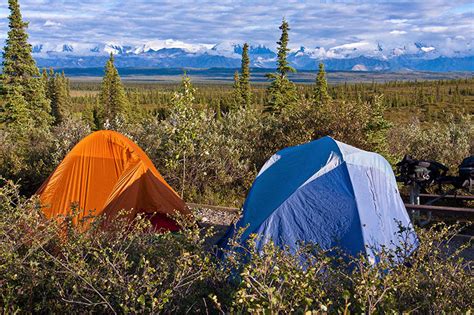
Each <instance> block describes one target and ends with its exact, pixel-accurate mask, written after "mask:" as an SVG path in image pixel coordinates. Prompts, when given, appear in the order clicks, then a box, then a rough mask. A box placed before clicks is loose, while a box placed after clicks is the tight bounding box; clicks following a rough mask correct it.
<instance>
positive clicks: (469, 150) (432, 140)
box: [390, 115, 474, 171]
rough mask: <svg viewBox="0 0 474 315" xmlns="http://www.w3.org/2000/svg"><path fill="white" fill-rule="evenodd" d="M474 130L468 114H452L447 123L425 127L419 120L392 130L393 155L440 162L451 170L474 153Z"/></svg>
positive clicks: (391, 148)
mask: <svg viewBox="0 0 474 315" xmlns="http://www.w3.org/2000/svg"><path fill="white" fill-rule="evenodd" d="M473 139H474V127H473V124H472V117H471V116H469V115H466V116H458V117H454V116H452V115H449V116H448V117H447V118H446V122H445V123H443V122H434V123H431V124H429V125H425V126H423V125H422V124H421V123H420V122H419V121H418V120H415V121H413V122H412V123H410V124H408V125H399V126H395V127H394V128H393V129H392V130H391V131H390V153H391V154H392V155H394V156H395V157H396V158H397V160H401V158H402V157H403V155H405V154H410V155H412V156H413V157H414V158H417V159H430V160H435V161H439V162H441V163H443V164H445V165H446V166H448V167H451V170H452V171H455V170H457V167H458V165H459V164H460V163H461V161H462V160H463V159H464V158H465V157H468V156H469V155H471V154H473V153H474V152H473V145H474V143H473Z"/></svg>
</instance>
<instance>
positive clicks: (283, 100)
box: [266, 19, 298, 113]
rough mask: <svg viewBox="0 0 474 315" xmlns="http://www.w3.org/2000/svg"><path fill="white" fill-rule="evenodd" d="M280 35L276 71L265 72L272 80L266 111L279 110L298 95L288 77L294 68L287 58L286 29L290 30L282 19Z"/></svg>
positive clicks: (295, 99)
mask: <svg viewBox="0 0 474 315" xmlns="http://www.w3.org/2000/svg"><path fill="white" fill-rule="evenodd" d="M280 30H281V37H280V40H279V41H278V42H277V44H278V62H277V64H278V67H277V72H276V73H269V74H267V78H269V79H271V80H272V82H271V84H270V86H269V87H268V96H269V99H268V105H267V107H266V111H268V112H276V113H278V112H280V111H281V110H282V109H283V108H285V107H291V106H293V105H294V104H295V103H296V102H297V100H298V96H297V94H296V86H295V85H294V83H293V82H291V81H290V80H289V79H288V73H289V72H296V70H295V69H294V68H293V67H291V66H290V64H289V63H288V60H287V55H288V52H289V51H290V49H289V48H288V41H289V38H288V31H289V30H290V28H289V25H288V22H287V21H286V20H285V19H283V22H282V24H281V26H280Z"/></svg>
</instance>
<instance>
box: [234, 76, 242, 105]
mask: <svg viewBox="0 0 474 315" xmlns="http://www.w3.org/2000/svg"><path fill="white" fill-rule="evenodd" d="M240 82H241V79H240V78H239V71H235V73H234V84H233V86H232V87H233V92H232V103H231V109H237V108H239V107H240V106H242V103H243V97H242V87H241V85H240Z"/></svg>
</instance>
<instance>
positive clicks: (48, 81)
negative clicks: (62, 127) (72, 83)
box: [42, 68, 70, 125]
mask: <svg viewBox="0 0 474 315" xmlns="http://www.w3.org/2000/svg"><path fill="white" fill-rule="evenodd" d="M42 80H43V81H44V82H45V85H46V97H47V98H48V100H49V101H50V103H51V115H52V116H53V118H54V124H55V125H58V124H60V123H61V122H63V121H64V119H65V117H66V116H67V113H68V112H69V99H70V96H69V80H68V79H67V78H66V77H65V75H64V72H63V73H62V74H59V73H55V72H54V70H53V69H52V68H51V69H50V70H49V73H47V72H46V70H43V74H42Z"/></svg>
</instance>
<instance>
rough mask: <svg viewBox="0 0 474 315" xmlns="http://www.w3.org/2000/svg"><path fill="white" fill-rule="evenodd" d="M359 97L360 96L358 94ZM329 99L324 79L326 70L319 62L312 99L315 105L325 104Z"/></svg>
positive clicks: (326, 83)
mask: <svg viewBox="0 0 474 315" xmlns="http://www.w3.org/2000/svg"><path fill="white" fill-rule="evenodd" d="M359 97H360V96H359ZM329 99H330V96H329V93H328V82H327V80H326V71H324V64H323V63H322V62H320V63H319V71H318V75H317V76H316V85H315V87H314V92H313V101H314V103H315V104H316V105H320V104H326V103H327V102H328V101H329Z"/></svg>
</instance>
